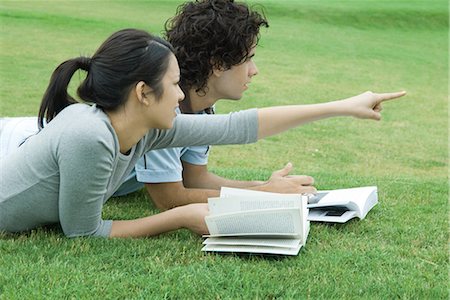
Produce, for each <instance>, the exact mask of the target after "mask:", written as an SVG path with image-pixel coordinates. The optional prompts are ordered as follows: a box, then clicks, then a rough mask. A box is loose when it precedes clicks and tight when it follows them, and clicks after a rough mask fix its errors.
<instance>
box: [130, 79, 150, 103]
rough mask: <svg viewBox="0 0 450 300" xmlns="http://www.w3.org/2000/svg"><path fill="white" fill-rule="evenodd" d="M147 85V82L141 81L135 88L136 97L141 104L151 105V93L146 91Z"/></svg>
mask: <svg viewBox="0 0 450 300" xmlns="http://www.w3.org/2000/svg"><path fill="white" fill-rule="evenodd" d="M146 86H147V85H146V84H145V82H143V81H139V82H138V83H137V84H136V86H135V88H134V92H135V94H136V98H137V99H138V101H139V102H140V103H141V104H144V105H149V104H150V99H148V96H150V94H151V93H149V91H147V92H146V91H145V87H146Z"/></svg>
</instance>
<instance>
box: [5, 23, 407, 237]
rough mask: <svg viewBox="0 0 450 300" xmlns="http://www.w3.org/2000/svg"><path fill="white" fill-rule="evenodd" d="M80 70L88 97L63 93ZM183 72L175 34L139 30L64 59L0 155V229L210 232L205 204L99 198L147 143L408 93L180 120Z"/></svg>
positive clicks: (299, 120) (283, 120)
mask: <svg viewBox="0 0 450 300" xmlns="http://www.w3.org/2000/svg"><path fill="white" fill-rule="evenodd" d="M78 69H82V70H85V71H87V77H86V79H85V80H84V81H83V82H82V84H81V85H80V87H79V88H78V95H79V96H80V98H81V99H82V100H84V101H86V102H88V103H92V104H93V105H92V106H90V105H87V104H81V103H76V101H75V100H74V99H73V98H72V97H70V95H68V93H67V87H68V84H69V82H70V79H71V77H72V75H73V74H74V72H75V71H76V70H78ZM179 72H180V71H179V68H178V64H177V61H176V58H175V56H174V54H173V50H172V47H171V45H170V44H169V43H167V42H165V41H164V40H162V39H160V38H157V37H154V36H152V35H150V34H149V33H147V32H144V31H140V30H135V29H125V30H121V31H118V32H116V33H114V34H113V35H112V36H111V37H109V38H108V39H107V40H106V41H105V42H104V43H103V44H102V45H101V46H100V48H99V49H98V50H97V52H96V53H95V54H94V55H93V57H92V58H85V57H79V58H75V59H71V60H68V61H66V62H64V63H62V64H61V65H60V66H58V68H57V69H56V70H55V71H54V73H53V75H52V78H51V79H50V83H49V86H48V88H47V90H46V92H45V94H44V97H43V100H42V103H41V107H40V111H39V117H38V118H39V123H40V126H41V127H43V129H42V130H41V131H40V132H39V134H37V135H34V136H31V137H30V138H29V139H28V140H27V141H26V142H25V143H24V144H23V145H22V146H21V147H19V149H18V151H17V152H15V153H13V154H11V155H8V156H7V157H6V158H4V159H2V160H1V161H0V167H1V176H2V178H1V183H0V187H1V190H0V230H4V231H8V232H18V231H24V230H29V229H32V228H35V227H38V226H41V225H45V224H52V223H59V224H60V225H61V227H62V229H63V231H64V234H65V235H67V236H69V237H75V236H87V235H93V236H103V237H141V236H151V235H155V234H159V233H162V232H167V231H171V230H175V229H178V228H182V227H184V228H188V229H190V230H192V231H194V232H197V233H206V232H207V228H206V225H205V222H204V217H205V215H207V214H208V209H207V205H206V204H190V205H185V206H181V207H177V208H174V209H172V210H168V211H166V212H163V213H160V214H157V215H154V216H149V217H145V218H140V219H136V220H127V221H112V220H102V218H101V212H102V207H103V204H104V203H105V202H106V201H107V200H108V198H109V197H110V196H111V195H112V194H113V193H114V191H115V190H116V189H117V187H118V186H119V185H120V183H121V182H122V181H123V179H124V178H125V177H126V176H127V175H128V174H129V172H130V171H131V169H132V168H133V167H134V164H135V163H136V161H137V160H138V159H139V157H140V156H141V155H142V154H143V153H145V152H146V151H149V150H150V149H157V148H164V147H175V146H187V145H205V144H230V143H249V142H254V141H256V140H257V139H259V138H264V137H266V136H269V135H273V134H277V133H280V132H282V131H284V130H287V129H289V128H292V127H294V126H298V125H300V124H303V123H306V122H311V121H314V120H318V119H322V118H327V117H333V116H343V115H348V116H354V117H359V118H371V119H379V118H380V111H381V102H382V101H384V100H387V99H392V98H396V97H400V96H402V95H404V93H392V94H373V93H370V92H367V93H364V94H362V95H359V96H356V97H352V98H349V99H345V100H341V101H335V102H329V103H323V104H317V105H305V106H300V105H299V106H286V107H273V108H265V109H260V110H256V109H253V110H247V111H242V112H238V113H234V114H230V115H213V116H209V115H206V116H192V115H182V116H179V117H177V118H176V120H175V122H174V119H175V115H176V113H175V110H176V108H177V107H178V103H179V101H181V100H182V99H183V98H184V95H183V92H182V91H181V89H180V87H179V86H178V82H179V80H180V78H179V76H180V74H179ZM44 118H45V119H46V123H47V124H46V125H45V127H44V126H43V125H44V124H43V123H44V122H43V120H44ZM172 127H173V128H172ZM169 128H171V129H170V130H165V129H169Z"/></svg>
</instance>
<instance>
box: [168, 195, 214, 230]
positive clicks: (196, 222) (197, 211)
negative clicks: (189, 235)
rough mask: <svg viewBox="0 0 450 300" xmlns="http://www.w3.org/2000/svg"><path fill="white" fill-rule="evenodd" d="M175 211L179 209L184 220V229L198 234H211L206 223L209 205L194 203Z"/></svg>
mask: <svg viewBox="0 0 450 300" xmlns="http://www.w3.org/2000/svg"><path fill="white" fill-rule="evenodd" d="M174 209H179V213H180V217H181V219H182V227H184V228H187V229H189V230H191V231H192V232H195V233H197V234H208V233H209V231H208V227H206V222H205V217H206V216H207V215H209V209H208V204H206V203H194V204H188V205H184V206H180V207H178V208H174Z"/></svg>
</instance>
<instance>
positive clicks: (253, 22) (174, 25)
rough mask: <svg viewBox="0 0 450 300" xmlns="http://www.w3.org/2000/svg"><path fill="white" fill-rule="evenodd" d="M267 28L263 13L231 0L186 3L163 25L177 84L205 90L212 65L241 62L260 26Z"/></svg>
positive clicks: (224, 67) (226, 65)
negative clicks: (178, 74) (174, 60)
mask: <svg viewBox="0 0 450 300" xmlns="http://www.w3.org/2000/svg"><path fill="white" fill-rule="evenodd" d="M261 26H264V27H269V24H268V23H267V20H266V18H265V16H264V13H261V14H260V13H258V12H256V11H252V10H251V9H250V8H249V7H248V6H247V5H246V4H244V3H236V2H234V0H200V1H195V2H194V1H193V2H187V3H185V4H182V5H180V6H179V7H178V9H177V14H176V15H175V16H174V17H173V18H171V19H169V20H168V21H167V22H166V24H165V31H166V39H167V40H168V41H169V42H170V43H171V44H172V45H173V47H174V49H175V55H176V56H177V58H178V62H179V65H180V71H181V82H180V86H181V87H182V88H183V90H184V91H185V94H186V97H187V96H188V93H187V90H189V89H191V88H195V89H196V92H197V93H205V92H206V90H205V88H206V83H207V80H208V77H209V76H210V75H211V74H212V70H213V68H223V69H225V70H227V69H229V68H231V67H232V66H234V65H237V64H240V63H242V62H244V61H245V60H246V59H247V58H248V55H249V53H250V51H251V48H252V46H253V45H255V44H257V43H258V40H259V28H260V27H261Z"/></svg>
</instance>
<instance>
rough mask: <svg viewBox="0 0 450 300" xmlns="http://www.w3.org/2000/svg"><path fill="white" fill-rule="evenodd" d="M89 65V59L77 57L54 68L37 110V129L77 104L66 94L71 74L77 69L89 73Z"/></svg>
mask: <svg viewBox="0 0 450 300" xmlns="http://www.w3.org/2000/svg"><path fill="white" fill-rule="evenodd" d="M90 64H91V61H90V58H88V57H78V58H74V59H70V60H67V61H65V62H63V63H62V64H60V65H59V66H58V67H57V68H56V70H55V71H54V72H53V74H52V77H51V78H50V83H49V85H48V87H47V90H46V91H45V94H44V97H43V98H42V102H41V106H40V108H39V115H38V124H39V128H43V127H44V119H45V122H46V123H48V122H50V121H51V120H52V119H53V118H54V117H55V116H56V115H57V114H58V113H59V112H60V111H61V110H63V109H64V108H65V107H67V106H69V105H71V104H73V103H76V102H77V101H76V100H75V99H74V98H73V97H72V96H70V95H69V94H68V93H67V87H68V86H69V82H70V80H71V79H72V76H73V74H74V73H75V72H76V71H77V70H78V69H82V70H85V71H89V68H90Z"/></svg>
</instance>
